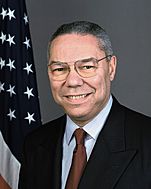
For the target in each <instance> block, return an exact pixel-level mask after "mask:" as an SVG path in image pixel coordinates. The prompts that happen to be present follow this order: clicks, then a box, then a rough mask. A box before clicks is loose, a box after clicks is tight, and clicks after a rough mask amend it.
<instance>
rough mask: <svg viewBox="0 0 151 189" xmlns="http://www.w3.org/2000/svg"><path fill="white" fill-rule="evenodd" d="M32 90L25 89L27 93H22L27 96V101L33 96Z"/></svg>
mask: <svg viewBox="0 0 151 189" xmlns="http://www.w3.org/2000/svg"><path fill="white" fill-rule="evenodd" d="M32 90H33V88H31V89H29V88H28V87H27V91H25V92H24V94H27V95H28V99H30V96H34V95H33V94H32Z"/></svg>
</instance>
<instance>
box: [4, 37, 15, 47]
mask: <svg viewBox="0 0 151 189" xmlns="http://www.w3.org/2000/svg"><path fill="white" fill-rule="evenodd" d="M14 37H15V36H12V37H11V36H10V34H8V39H7V40H6V41H8V42H9V46H11V45H12V43H13V44H15V42H14V41H13V39H14Z"/></svg>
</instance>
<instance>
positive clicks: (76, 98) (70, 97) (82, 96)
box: [66, 94, 88, 100]
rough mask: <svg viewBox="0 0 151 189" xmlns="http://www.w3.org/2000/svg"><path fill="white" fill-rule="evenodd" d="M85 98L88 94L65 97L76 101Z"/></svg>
mask: <svg viewBox="0 0 151 189" xmlns="http://www.w3.org/2000/svg"><path fill="white" fill-rule="evenodd" d="M86 96H88V94H81V95H69V96H66V97H67V98H68V99H72V100H78V99H82V98H85V97H86Z"/></svg>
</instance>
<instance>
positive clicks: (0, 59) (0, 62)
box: [0, 57, 5, 70]
mask: <svg viewBox="0 0 151 189" xmlns="http://www.w3.org/2000/svg"><path fill="white" fill-rule="evenodd" d="M0 66H1V70H2V68H3V67H4V66H5V60H3V59H2V58H1V57H0Z"/></svg>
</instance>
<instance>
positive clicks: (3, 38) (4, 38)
mask: <svg viewBox="0 0 151 189" xmlns="http://www.w3.org/2000/svg"><path fill="white" fill-rule="evenodd" d="M0 39H1V40H2V44H3V43H4V41H6V35H4V34H3V32H1V36H0Z"/></svg>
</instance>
